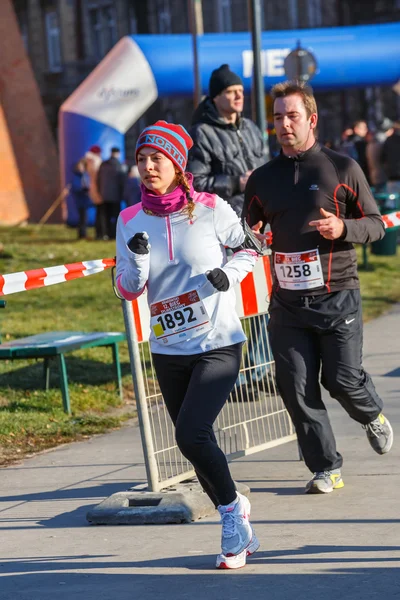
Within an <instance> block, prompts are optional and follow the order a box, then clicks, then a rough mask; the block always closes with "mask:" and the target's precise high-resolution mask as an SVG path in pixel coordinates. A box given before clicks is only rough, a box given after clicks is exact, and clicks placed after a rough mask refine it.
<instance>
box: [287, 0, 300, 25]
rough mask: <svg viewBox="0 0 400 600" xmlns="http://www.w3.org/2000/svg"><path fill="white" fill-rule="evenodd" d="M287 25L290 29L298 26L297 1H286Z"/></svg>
mask: <svg viewBox="0 0 400 600" xmlns="http://www.w3.org/2000/svg"><path fill="white" fill-rule="evenodd" d="M288 12H289V23H290V27H291V28H292V29H296V28H297V27H298V26H299V7H298V1H297V0H288Z"/></svg>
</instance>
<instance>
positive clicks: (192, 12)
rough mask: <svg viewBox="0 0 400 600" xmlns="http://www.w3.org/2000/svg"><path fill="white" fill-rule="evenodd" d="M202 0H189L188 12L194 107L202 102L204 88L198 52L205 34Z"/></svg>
mask: <svg viewBox="0 0 400 600" xmlns="http://www.w3.org/2000/svg"><path fill="white" fill-rule="evenodd" d="M201 2H202V0H188V13H189V28H190V33H191V34H192V44H193V73H194V88H193V104H194V108H196V106H198V105H199V104H200V102H201V96H202V90H201V75H200V65H199V52H198V43H197V42H198V39H197V38H198V36H199V35H203V33H204V28H203V8H202V4H201Z"/></svg>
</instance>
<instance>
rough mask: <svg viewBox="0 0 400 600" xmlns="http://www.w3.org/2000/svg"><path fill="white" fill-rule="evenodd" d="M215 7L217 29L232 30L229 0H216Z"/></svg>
mask: <svg viewBox="0 0 400 600" xmlns="http://www.w3.org/2000/svg"><path fill="white" fill-rule="evenodd" d="M217 9H218V14H217V17H218V29H219V31H232V5H231V0H218V5H217Z"/></svg>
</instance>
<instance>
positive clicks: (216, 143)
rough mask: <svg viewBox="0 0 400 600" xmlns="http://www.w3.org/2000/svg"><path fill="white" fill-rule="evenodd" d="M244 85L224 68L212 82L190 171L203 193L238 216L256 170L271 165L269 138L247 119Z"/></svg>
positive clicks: (196, 126)
mask: <svg viewBox="0 0 400 600" xmlns="http://www.w3.org/2000/svg"><path fill="white" fill-rule="evenodd" d="M243 103H244V96H243V82H242V80H241V78H240V77H239V75H237V74H236V73H233V72H232V71H231V70H230V69H229V65H221V66H220V67H219V68H218V69H215V70H214V71H213V72H212V74H211V78H210V82H209V95H208V96H207V97H206V98H205V99H204V100H203V102H201V103H200V104H199V106H198V107H197V109H196V111H195V113H194V115H193V119H192V129H191V132H190V133H191V136H192V138H193V140H194V145H193V148H192V149H191V150H190V153H189V163H188V169H189V171H190V172H191V173H193V175H194V187H195V189H196V190H197V191H199V192H209V193H212V194H218V195H219V196H221V198H223V199H224V200H226V201H227V202H228V203H229V204H230V205H231V206H232V208H233V209H234V210H235V211H236V213H237V214H238V215H241V213H242V208H243V202H244V188H245V187H246V183H247V180H248V178H249V175H250V174H251V173H252V172H253V170H254V169H255V168H257V167H259V166H260V165H262V164H263V163H264V162H265V161H266V155H265V149H264V139H263V134H262V133H261V131H260V129H259V128H258V127H257V125H256V124H255V123H253V122H252V121H250V119H245V118H243V117H242V116H241V113H242V111H243Z"/></svg>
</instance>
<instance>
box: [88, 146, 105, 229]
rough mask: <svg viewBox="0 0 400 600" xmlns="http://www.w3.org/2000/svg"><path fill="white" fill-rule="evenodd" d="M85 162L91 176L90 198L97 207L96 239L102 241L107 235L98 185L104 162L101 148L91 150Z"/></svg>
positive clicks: (95, 147) (92, 147)
mask: <svg viewBox="0 0 400 600" xmlns="http://www.w3.org/2000/svg"><path fill="white" fill-rule="evenodd" d="M85 162H86V172H87V174H88V176H89V197H90V199H91V201H92V202H93V204H94V205H95V206H96V223H95V228H96V239H102V236H103V235H105V234H103V233H102V231H101V223H102V221H103V217H102V211H103V210H104V209H103V207H102V205H103V201H102V199H101V196H100V192H99V188H98V185H97V174H98V171H99V168H100V165H101V162H102V160H101V148H100V146H97V145H94V146H91V147H90V148H89V150H88V151H87V152H86V154H85Z"/></svg>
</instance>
